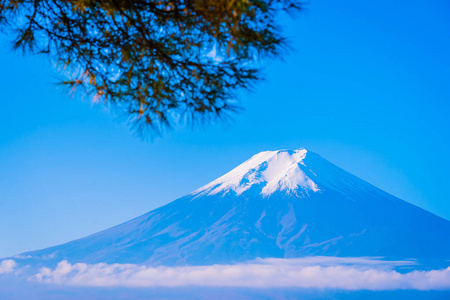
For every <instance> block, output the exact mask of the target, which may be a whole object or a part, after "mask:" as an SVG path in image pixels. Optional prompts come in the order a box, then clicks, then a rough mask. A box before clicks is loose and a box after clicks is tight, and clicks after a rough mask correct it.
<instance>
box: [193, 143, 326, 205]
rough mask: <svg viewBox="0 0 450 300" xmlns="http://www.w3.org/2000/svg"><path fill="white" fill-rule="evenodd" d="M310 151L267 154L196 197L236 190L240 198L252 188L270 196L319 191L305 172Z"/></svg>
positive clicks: (299, 150)
mask: <svg viewBox="0 0 450 300" xmlns="http://www.w3.org/2000/svg"><path fill="white" fill-rule="evenodd" d="M307 153H308V151H307V150H306V149H304V148H300V149H297V150H277V151H263V152H260V153H258V154H256V155H254V156H252V157H251V158H250V159H249V160H247V161H245V162H244V163H242V164H241V165H239V166H237V167H236V168H234V169H233V170H231V171H230V172H228V173H226V174H225V175H223V176H221V177H219V178H218V179H216V180H214V181H212V182H211V183H209V184H207V185H205V186H203V187H201V188H200V189H198V190H196V191H194V192H193V193H192V195H199V196H200V195H202V196H203V195H215V194H219V193H228V192H230V191H234V192H235V193H236V195H240V194H242V193H243V192H245V191H247V190H249V189H250V188H252V187H258V188H260V193H261V194H262V195H264V196H269V195H271V194H273V193H275V192H277V191H284V192H286V193H297V192H298V191H301V192H306V193H308V192H310V191H312V192H317V191H319V187H318V186H317V184H316V183H315V182H314V181H313V180H312V179H311V178H310V177H308V176H307V175H306V174H305V172H304V171H303V170H302V169H304V168H306V166H305V164H304V163H303V159H305V157H306V155H307Z"/></svg>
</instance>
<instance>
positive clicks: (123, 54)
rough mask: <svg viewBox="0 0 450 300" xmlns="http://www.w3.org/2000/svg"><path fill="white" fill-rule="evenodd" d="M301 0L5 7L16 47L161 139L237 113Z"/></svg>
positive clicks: (6, 26)
mask: <svg viewBox="0 0 450 300" xmlns="http://www.w3.org/2000/svg"><path fill="white" fill-rule="evenodd" d="M299 9H300V6H299V3H298V1H295V0H273V1H271V0H173V1H167V0H160V1H157V0H130V1H121V0H99V1H96V0H78V1H77V0H69V1H60V0H47V1H44V0H34V1H31V0H28V1H26V0H15V1H13V0H10V1H8V0H0V28H1V29H3V31H10V32H12V33H13V34H14V38H15V41H14V47H15V48H16V49H22V50H23V51H24V52H30V53H44V54H48V55H49V56H50V57H51V58H52V59H55V60H56V61H57V63H58V65H59V66H61V67H62V69H63V70H64V72H63V73H64V74H65V75H66V76H67V79H66V80H64V81H63V84H64V85H66V86H67V87H68V88H69V90H71V91H75V90H78V89H80V88H81V89H82V90H83V92H84V93H86V94H88V95H90V96H92V97H93V99H94V100H95V101H103V102H105V103H108V104H109V103H114V104H119V107H120V108H121V109H126V112H127V113H129V116H130V118H131V119H130V120H131V121H132V123H133V124H135V125H136V126H138V127H139V129H144V128H146V127H150V128H151V129H153V132H160V130H161V129H164V128H165V127H167V126H170V125H171V124H174V123H179V122H182V121H183V120H186V119H187V120H190V121H194V122H197V121H201V120H205V119H207V120H210V119H211V118H212V117H222V116H224V114H225V115H226V113H227V112H230V111H233V110H235V109H236V106H235V105H234V104H233V103H235V100H236V99H235V98H236V97H235V94H234V92H235V91H236V89H238V88H249V87H251V85H252V83H254V82H255V81H257V80H258V79H260V75H259V70H258V67H257V64H256V62H257V60H258V59H259V58H261V57H267V56H269V57H277V56H280V55H281V54H282V51H283V49H284V46H285V43H284V42H285V41H284V38H283V37H282V35H281V32H280V29H279V28H278V26H277V15H278V12H280V11H286V12H288V13H293V12H296V11H297V10H299Z"/></svg>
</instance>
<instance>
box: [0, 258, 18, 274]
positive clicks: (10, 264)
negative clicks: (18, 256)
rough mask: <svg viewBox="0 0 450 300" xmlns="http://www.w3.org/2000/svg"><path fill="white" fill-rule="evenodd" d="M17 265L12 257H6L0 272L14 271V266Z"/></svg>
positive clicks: (0, 264) (1, 264)
mask: <svg viewBox="0 0 450 300" xmlns="http://www.w3.org/2000/svg"><path fill="white" fill-rule="evenodd" d="M15 267H16V262H15V261H14V260H12V259H5V260H2V262H1V263H0V274H1V273H9V272H12V271H14V268H15Z"/></svg>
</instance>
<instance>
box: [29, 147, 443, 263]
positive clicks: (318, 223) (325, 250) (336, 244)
mask: <svg viewBox="0 0 450 300" xmlns="http://www.w3.org/2000/svg"><path fill="white" fill-rule="evenodd" d="M304 255H338V256H385V257H389V258H401V259H404V258H427V259H428V258H436V259H450V222H449V221H447V220H445V219H442V218H440V217H438V216H436V215H433V214H432V213H429V212H427V211H425V210H423V209H421V208H418V207H416V206H414V205H411V204H409V203H407V202H405V201H402V200H400V199H398V198H396V197H394V196H392V195H390V194H387V193H385V192H383V191H381V190H380V189H378V188H376V187H374V186H372V185H370V184H369V183H367V182H365V181H363V180H361V179H359V178H357V177H355V176H353V175H351V174H349V173H348V172H346V171H344V170H342V169H340V168H338V167H336V166H334V165H333V164H331V163H330V162H328V161H326V160H325V159H323V158H322V157H320V156H319V155H317V154H315V153H313V152H309V151H307V150H306V149H298V150H295V151H290V150H280V151H266V152H261V153H259V154H257V155H255V156H253V157H252V158H251V159H249V160H247V161H246V162H244V163H243V164H241V165H240V166H238V167H236V168H235V169H233V170H232V171H230V172H229V173H227V174H225V175H224V176H222V177H220V178H218V179H217V180H214V181H213V182H211V183H209V184H207V185H205V186H204V187H202V188H200V189H198V190H196V191H194V192H192V193H191V194H189V195H187V196H185V197H182V198H180V199H178V200H175V201H173V202H171V203H169V204H167V205H165V206H163V207H160V208H158V209H155V210H153V211H151V212H149V213H147V214H144V215H142V216H140V217H138V218H136V219H133V220H131V221H129V222H126V223H124V224H121V225H118V226H116V227H113V228H110V229H107V230H105V231H102V232H99V233H97V234H94V235H91V236H88V237H86V238H83V239H79V240H76V241H73V242H69V243H66V244H63V245H60V246H56V247H51V248H48V249H44V250H39V251H33V252H29V253H25V254H24V255H22V256H23V257H29V258H28V260H29V261H30V262H31V261H36V262H42V263H44V262H45V263H56V262H59V261H61V260H62V259H68V260H69V261H71V262H78V261H79V262H81V261H83V262H90V263H94V262H108V263H116V262H118V263H150V264H157V265H158V264H163V265H183V264H213V263H229V262H236V261H245V260H249V259H254V258H257V257H299V256H304Z"/></svg>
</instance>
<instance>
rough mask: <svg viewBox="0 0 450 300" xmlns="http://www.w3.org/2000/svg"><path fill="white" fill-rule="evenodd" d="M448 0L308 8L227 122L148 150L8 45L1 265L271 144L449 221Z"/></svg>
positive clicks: (0, 43)
mask: <svg viewBox="0 0 450 300" xmlns="http://www.w3.org/2000/svg"><path fill="white" fill-rule="evenodd" d="M449 14H450V3H449V2H448V1H445V0H435V1H429V2H424V1H416V0H414V1H395V3H392V1H382V2H380V1H378V2H368V1H356V0H354V1H350V0H348V1H311V3H310V4H309V5H308V6H307V9H306V10H305V11H304V12H302V13H301V14H300V15H299V18H298V19H296V20H283V22H284V23H285V24H286V34H287V35H288V36H289V37H290V40H291V42H292V46H293V48H294V49H295V50H294V51H293V52H292V53H291V54H290V55H288V56H287V57H286V58H285V60H284V61H276V62H269V63H267V64H266V66H265V69H264V71H265V73H266V74H267V80H266V81H264V82H261V83H260V84H258V85H257V86H256V88H255V91H254V92H252V93H247V92H243V93H242V96H241V100H242V105H243V106H244V107H245V111H243V112H241V113H240V114H238V115H236V116H235V118H234V122H232V123H230V124H228V125H225V126H224V125H221V124H214V125H212V126H209V127H207V128H203V129H197V130H194V131H191V130H188V129H184V128H179V129H177V130H175V131H173V132H169V133H168V134H166V135H165V136H164V137H163V138H159V139H156V140H155V141H153V142H152V143H149V142H144V141H142V140H140V139H139V138H136V137H134V136H133V134H132V132H130V130H129V129H128V128H127V126H126V125H125V124H123V123H121V122H120V121H119V120H118V119H117V118H115V117H114V116H112V115H111V114H110V113H109V111H108V109H107V108H105V107H103V106H101V105H92V104H91V103H89V101H84V102H82V101H80V100H79V99H76V98H74V99H72V98H70V97H69V96H67V95H66V94H64V92H63V91H62V90H59V89H58V88H57V87H56V86H55V85H54V82H55V76H56V73H55V71H54V70H53V68H52V66H51V64H50V63H48V62H47V61H46V60H45V59H44V58H41V57H29V56H21V55H19V54H17V53H13V52H12V51H11V50H10V48H9V45H8V43H7V39H6V38H5V37H4V36H3V37H2V38H1V39H0V66H1V68H0V87H1V90H2V93H1V101H0V108H1V109H0V166H1V167H0V197H1V201H0V212H1V218H0V241H1V242H0V257H4V256H8V255H13V254H17V253H20V252H24V251H27V250H33V249H38V248H43V247H47V246H51V245H56V244H59V243H62V242H66V241H70V240H72V239H75V238H80V237H83V236H85V235H88V234H90V233H94V232H96V231H99V230H101V229H105V228H107V227H110V226H113V225H116V224H118V223H121V222H123V221H126V220H128V219H130V218H133V217H136V216H138V215H140V214H143V213H145V212H147V211H149V210H151V209H153V208H156V207H158V206H160V205H162V204H165V203H167V202H169V201H171V200H174V199H175V198H177V197H180V196H182V195H184V194H186V193H189V192H190V191H192V190H194V189H196V188H198V187H200V186H202V185H204V184H206V183H208V182H209V181H211V180H213V179H215V178H217V177H218V176H220V175H222V174H223V173H225V172H227V171H229V170H230V169H231V168H233V167H234V166H236V165H238V164H239V163H241V162H243V161H244V160H246V159H248V158H249V157H250V156H252V155H253V154H255V153H257V152H259V151H263V150H274V149H281V148H290V149H296V148H299V147H307V148H308V149H310V150H312V151H314V152H317V153H318V154H320V155H321V156H323V157H325V158H326V159H328V160H330V161H331V162H332V163H334V164H336V165H338V166H340V167H342V168H343V169H345V170H347V171H349V172H351V173H353V174H355V175H357V176H359V177H361V178H362V179H365V180H367V181H369V182H370V183H372V184H374V185H375V186H377V187H379V188H381V189H383V190H385V191H387V192H389V193H391V194H393V195H395V196H397V197H400V198H402V199H404V200H406V201H409V202H411V203H413V204H416V205H418V206H420V207H423V208H425V209H427V210H430V211H431V212H433V213H435V214H437V215H439V216H442V217H444V218H447V219H450V201H449V200H450V189H448V181H449V179H450V176H449V171H448V170H450V158H449V153H450V118H449V117H448V116H449V114H450V104H449V98H450V88H449V82H450V57H449V56H448V53H450V38H449V37H450V18H449V17H450V15H449Z"/></svg>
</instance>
